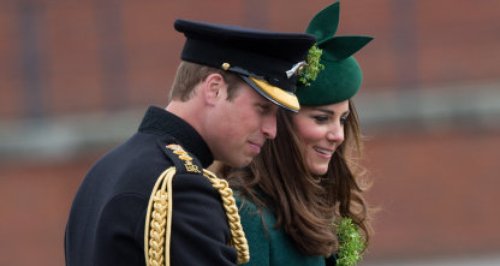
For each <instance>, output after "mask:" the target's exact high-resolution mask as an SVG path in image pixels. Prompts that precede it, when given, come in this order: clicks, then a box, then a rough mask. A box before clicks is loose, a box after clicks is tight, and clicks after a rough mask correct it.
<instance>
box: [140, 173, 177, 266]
mask: <svg viewBox="0 0 500 266" xmlns="http://www.w3.org/2000/svg"><path fill="white" fill-rule="evenodd" d="M174 175H175V168H174V167H170V168H168V169H167V170H166V171H164V172H163V173H162V174H161V175H160V177H159V178H158V180H156V183H155V185H154V187H153V192H152V196H151V197H150V199H149V204H148V210H147V216H146V224H145V229H144V254H145V257H146V265H148V266H163V265H167V266H168V265H170V260H169V259H168V258H170V235H171V224H172V194H171V193H168V191H172V190H171V188H172V179H173V177H174ZM169 202H170V205H169Z"/></svg>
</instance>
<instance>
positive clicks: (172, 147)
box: [144, 144, 250, 266]
mask: <svg viewBox="0 0 500 266" xmlns="http://www.w3.org/2000/svg"><path fill="white" fill-rule="evenodd" d="M164 152H165V153H166V154H167V156H168V157H169V158H170V159H171V160H172V162H173V163H174V165H175V166H172V167H169V168H168V169H167V170H165V171H164V172H163V173H162V174H161V175H160V176H159V177H158V179H157V181H156V183H155V185H154V187H153V191H152V193H151V196H150V198H149V203H148V209H147V214H146V224H145V228H144V255H145V258H146V265H148V266H152V265H155V266H161V265H165V266H169V265H170V244H171V243H170V238H171V233H172V232H171V229H172V211H173V204H174V202H173V201H172V193H169V192H171V191H172V180H173V178H174V176H175V175H176V174H178V173H191V174H200V175H201V174H203V176H205V177H206V178H207V179H208V180H209V181H210V183H211V184H212V186H213V187H214V188H215V189H216V190H217V191H218V192H219V194H220V195H221V200H222V204H223V207H224V210H225V212H226V216H227V220H228V223H229V230H230V232H231V245H232V246H233V247H234V248H235V249H236V252H237V255H238V256H237V262H238V264H243V263H247V262H248V261H249V260H250V252H249V248H248V243H247V239H246V237H245V233H244V232H243V227H242V226H241V221H240V216H239V214H238V208H237V206H236V202H235V199H234V196H233V191H232V190H231V188H230V187H229V185H228V183H227V181H226V180H224V179H220V178H218V177H217V176H216V175H215V174H213V173H212V172H210V171H208V170H206V169H203V167H202V166H201V164H200V163H199V162H198V161H197V159H195V158H193V157H192V156H191V155H190V154H189V153H188V152H186V151H185V150H184V149H183V148H182V146H180V145H178V144H168V145H166V146H165V148H164Z"/></svg>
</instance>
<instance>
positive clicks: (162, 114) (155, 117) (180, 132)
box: [139, 106, 214, 168]
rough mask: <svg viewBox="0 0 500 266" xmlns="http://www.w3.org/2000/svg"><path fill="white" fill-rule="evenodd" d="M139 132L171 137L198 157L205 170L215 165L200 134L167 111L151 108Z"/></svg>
mask: <svg viewBox="0 0 500 266" xmlns="http://www.w3.org/2000/svg"><path fill="white" fill-rule="evenodd" d="M139 132H145V133H153V134H158V135H164V134H168V135H171V136H172V137H174V138H175V139H176V140H177V141H178V142H179V143H178V144H180V145H181V146H182V147H183V148H184V149H185V150H187V151H188V152H190V153H192V154H193V155H194V156H196V157H197V158H198V160H200V162H201V164H202V166H203V167H204V168H206V167H208V166H209V165H210V164H212V163H213V160H214V159H213V156H212V153H211V152H210V149H209V148H208V146H207V144H206V143H205V141H204V140H203V138H202V137H201V136H200V134H198V132H196V130H195V129H194V128H193V127H192V126H191V125H189V124H188V123H187V122H186V121H184V120H183V119H182V118H180V117H178V116H176V115H174V114H173V113H171V112H169V111H167V110H165V109H162V108H159V107H156V106H150V107H149V108H148V110H147V111H146V114H145V115H144V118H143V120H142V122H141V125H140V126H139Z"/></svg>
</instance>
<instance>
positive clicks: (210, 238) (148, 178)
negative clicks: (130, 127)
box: [65, 20, 314, 266]
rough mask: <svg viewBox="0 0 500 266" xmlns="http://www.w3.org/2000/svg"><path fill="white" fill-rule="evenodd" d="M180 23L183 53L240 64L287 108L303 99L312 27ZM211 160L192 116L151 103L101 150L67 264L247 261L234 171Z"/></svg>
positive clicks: (243, 73) (78, 203)
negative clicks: (120, 139)
mask: <svg viewBox="0 0 500 266" xmlns="http://www.w3.org/2000/svg"><path fill="white" fill-rule="evenodd" d="M174 27H175V28H176V30H177V31H179V32H182V33H184V35H185V36H186V43H185V45H184V48H183V51H182V54H181V59H182V60H184V61H187V62H190V63H194V64H198V65H203V66H209V67H212V68H216V69H220V70H223V71H227V72H231V73H233V74H234V75H237V76H239V77H241V80H242V81H243V82H246V83H247V84H248V85H249V87H250V88H241V89H251V88H252V89H254V90H255V91H257V92H258V93H259V94H260V95H262V96H263V97H265V98H267V99H269V100H270V101H272V102H274V103H276V104H277V105H279V106H282V107H283V108H286V109H289V110H292V111H297V110H298V109H299V105H298V101H297V98H296V96H295V95H294V94H293V93H292V91H294V90H295V83H296V82H295V81H296V74H297V71H296V70H297V67H295V66H297V65H300V64H301V61H302V60H303V59H304V58H305V56H306V54H307V50H308V49H309V47H310V46H311V45H312V44H313V42H314V37H312V36H311V35H307V34H291V33H272V32H264V31H255V30H249V29H242V28H238V27H232V26H223V25H215V24H208V23H200V22H193V21H186V20H177V21H176V22H175V23H174ZM178 102H181V101H178ZM179 104H181V103H179ZM188 106H189V105H188ZM225 122H226V121H221V123H225ZM194 126H196V125H194ZM214 126H215V127H216V126H217V125H214ZM235 126H237V125H235ZM212 162H213V155H212V153H211V151H210V150H209V148H208V145H207V143H205V142H204V140H203V137H202V136H201V135H199V132H197V131H195V129H194V128H193V127H192V125H190V124H188V123H187V122H186V121H184V120H183V119H181V118H180V117H177V116H176V115H175V114H173V113H170V112H168V111H166V110H164V109H160V108H156V107H151V108H150V109H149V110H148V111H147V113H146V115H145V117H144V119H143V121H142V123H141V125H140V127H139V130H138V132H137V133H136V134H135V135H133V136H132V137H131V138H130V139H129V140H128V141H126V142H125V143H124V144H122V145H120V146H119V147H117V148H115V149H114V150H113V151H111V152H110V153H108V154H107V155H105V156H104V157H103V158H102V159H100V160H99V161H98V162H97V163H96V164H95V165H94V166H93V167H92V169H91V170H90V172H89V173H88V174H87V176H86V177H85V179H84V180H83V183H82V184H81V186H80V188H79V190H78V192H77V195H76V197H75V199H74V202H73V206H72V209H71V212H70V216H69V220H68V223H67V227H66V234H65V255H66V264H67V265H69V266H79V265H82V266H87V265H106V266H109V265H145V264H147V265H218V266H221V265H235V264H236V263H242V262H245V261H247V260H248V246H247V243H246V239H245V237H244V233H243V230H242V229H241V223H240V220H239V216H238V211H237V207H236V204H235V201H234V197H233V196H232V191H231V190H230V189H229V187H228V186H227V182H226V181H225V180H222V179H219V178H217V177H216V176H215V175H213V174H211V173H210V172H208V171H206V170H204V169H203V168H205V167H208V166H209V165H210V164H211V163H212ZM174 177H175V178H174Z"/></svg>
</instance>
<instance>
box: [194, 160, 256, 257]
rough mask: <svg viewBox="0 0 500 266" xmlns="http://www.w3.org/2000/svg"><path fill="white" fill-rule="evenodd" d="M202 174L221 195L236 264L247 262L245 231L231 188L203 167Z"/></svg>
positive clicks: (248, 253)
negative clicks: (236, 257)
mask: <svg viewBox="0 0 500 266" xmlns="http://www.w3.org/2000/svg"><path fill="white" fill-rule="evenodd" d="M203 175H204V176H205V177H207V178H208V180H209V181H210V183H212V186H213V187H214V188H216V189H217V190H218V191H219V194H220V195H221V199H222V203H223V206H224V209H225V210H226V216H227V220H228V222H229V229H230V231H231V242H232V243H231V244H232V245H233V246H234V248H235V249H236V252H237V255H238V259H237V262H238V264H244V263H247V262H248V261H249V260H250V251H249V248H248V242H247V239H246V237H245V232H244V231H243V227H242V226H241V220H240V215H239V214H238V207H237V206H236V201H235V200H234V196H233V190H232V189H231V188H230V187H229V184H228V183H227V181H226V180H224V179H220V178H218V177H217V176H216V175H215V174H214V173H212V172H210V171H208V170H205V169H203Z"/></svg>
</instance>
